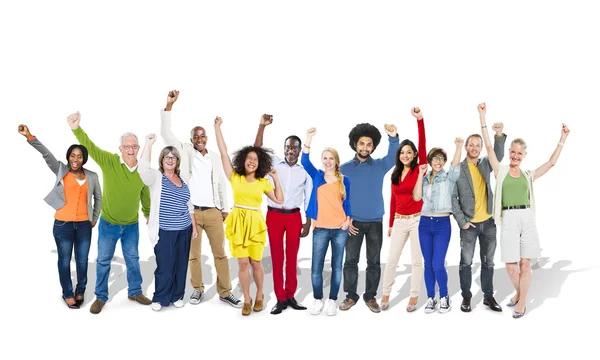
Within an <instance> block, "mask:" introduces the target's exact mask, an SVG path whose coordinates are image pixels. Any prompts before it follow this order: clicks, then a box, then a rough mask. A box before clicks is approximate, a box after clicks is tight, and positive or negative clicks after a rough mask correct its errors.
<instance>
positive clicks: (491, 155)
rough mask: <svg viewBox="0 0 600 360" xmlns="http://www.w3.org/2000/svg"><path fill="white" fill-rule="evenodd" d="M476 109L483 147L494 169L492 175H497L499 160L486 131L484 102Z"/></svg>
mask: <svg viewBox="0 0 600 360" xmlns="http://www.w3.org/2000/svg"><path fill="white" fill-rule="evenodd" d="M477 110H478V111H479V122H480V123H481V136H482V137H483V142H484V143H485V149H486V150H487V154H488V159H489V160H490V165H492V169H494V176H498V169H499V168H500V162H499V161H498V159H497V158H496V152H494V147H493V146H492V142H491V141H490V133H489V132H488V129H487V125H486V122H485V113H486V110H487V108H486V106H485V103H481V104H479V105H478V106H477ZM494 126H496V125H494Z"/></svg>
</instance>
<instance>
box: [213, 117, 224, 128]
mask: <svg viewBox="0 0 600 360" xmlns="http://www.w3.org/2000/svg"><path fill="white" fill-rule="evenodd" d="M221 125H223V119H221V117H220V116H217V117H216V118H215V127H221Z"/></svg>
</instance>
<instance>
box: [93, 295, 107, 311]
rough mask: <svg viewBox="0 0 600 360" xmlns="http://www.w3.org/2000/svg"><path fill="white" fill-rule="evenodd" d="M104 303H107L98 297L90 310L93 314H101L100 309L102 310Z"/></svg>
mask: <svg viewBox="0 0 600 360" xmlns="http://www.w3.org/2000/svg"><path fill="white" fill-rule="evenodd" d="M104 304H106V303H105V302H104V301H102V300H98V299H96V301H94V303H93V304H92V306H91V307H90V312H91V313H92V314H100V311H102V308H103V307H104Z"/></svg>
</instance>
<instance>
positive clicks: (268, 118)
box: [260, 114, 273, 126]
mask: <svg viewBox="0 0 600 360" xmlns="http://www.w3.org/2000/svg"><path fill="white" fill-rule="evenodd" d="M272 123H273V115H268V114H263V115H262V116H261V117H260V124H261V125H264V126H267V125H271V124H272Z"/></svg>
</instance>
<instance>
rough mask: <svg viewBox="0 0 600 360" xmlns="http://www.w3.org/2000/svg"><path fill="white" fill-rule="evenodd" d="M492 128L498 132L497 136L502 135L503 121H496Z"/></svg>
mask: <svg viewBox="0 0 600 360" xmlns="http://www.w3.org/2000/svg"><path fill="white" fill-rule="evenodd" d="M492 130H494V131H495V132H496V135H497V136H502V130H504V124H503V123H501V122H497V123H494V125H492Z"/></svg>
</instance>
